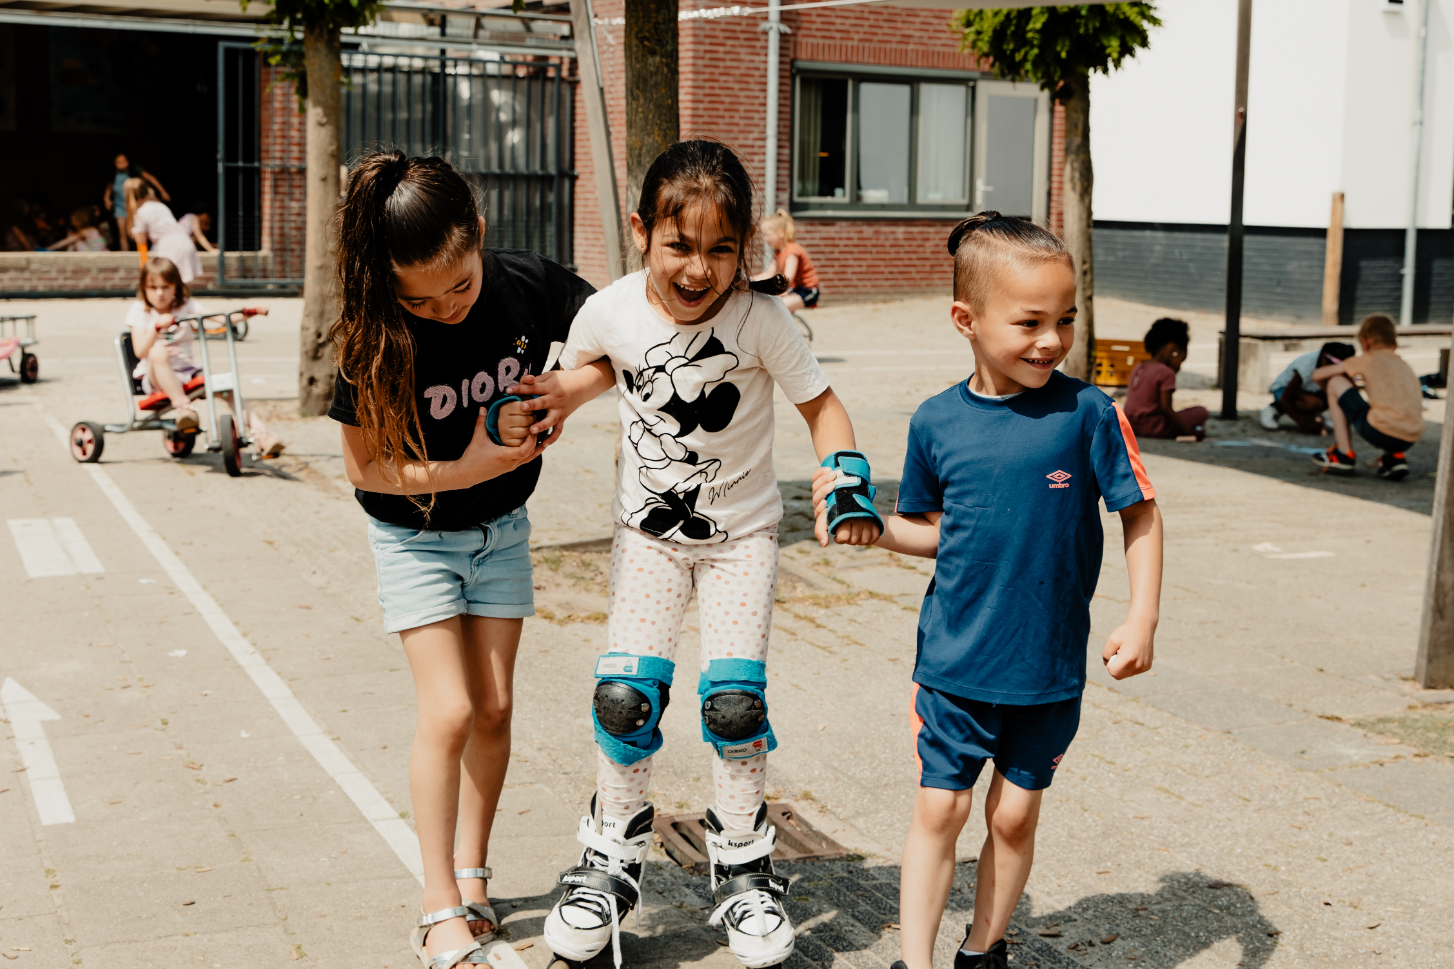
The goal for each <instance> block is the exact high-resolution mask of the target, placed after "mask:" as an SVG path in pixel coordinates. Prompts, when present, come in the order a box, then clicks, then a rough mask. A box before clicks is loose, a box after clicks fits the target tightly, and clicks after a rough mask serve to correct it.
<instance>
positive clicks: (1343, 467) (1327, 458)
mask: <svg viewBox="0 0 1454 969" xmlns="http://www.w3.org/2000/svg"><path fill="white" fill-rule="evenodd" d="M1313 463H1314V464H1316V465H1317V466H1318V467H1320V468H1322V469H1323V473H1324V474H1345V475H1346V474H1352V473H1353V472H1354V471H1356V470H1357V468H1358V462H1357V460H1356V457H1355V455H1354V453H1353V452H1352V451H1348V452H1347V453H1344V452H1343V451H1340V450H1338V446H1337V445H1336V444H1335V445H1334V446H1333V447H1330V448H1328V450H1326V451H1324V452H1323V453H1322V454H1314V455H1313ZM1405 470H1407V469H1405Z"/></svg>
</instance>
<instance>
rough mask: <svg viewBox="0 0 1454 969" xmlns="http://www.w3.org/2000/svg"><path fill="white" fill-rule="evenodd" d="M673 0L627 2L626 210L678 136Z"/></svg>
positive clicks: (675, 12) (631, 207)
mask: <svg viewBox="0 0 1454 969" xmlns="http://www.w3.org/2000/svg"><path fill="white" fill-rule="evenodd" d="M680 131H681V122H680V118H679V115H678V111H677V0H626V211H627V212H628V213H630V212H634V211H636V202H637V199H638V198H639V197H640V194H641V180H642V179H643V178H645V177H646V170H647V169H648V168H650V167H651V163H652V162H653V161H655V160H656V156H657V155H660V154H661V153H662V152H663V151H665V150H666V148H667V146H669V145H671V144H672V143H673V142H675V141H676V140H677V138H678V137H679V134H680Z"/></svg>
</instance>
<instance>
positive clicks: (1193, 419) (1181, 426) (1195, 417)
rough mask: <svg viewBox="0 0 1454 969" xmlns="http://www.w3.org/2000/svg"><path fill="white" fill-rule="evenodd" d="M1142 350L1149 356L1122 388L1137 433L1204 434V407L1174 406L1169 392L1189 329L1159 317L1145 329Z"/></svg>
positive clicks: (1173, 390) (1183, 358)
mask: <svg viewBox="0 0 1454 969" xmlns="http://www.w3.org/2000/svg"><path fill="white" fill-rule="evenodd" d="M1145 342H1146V352H1147V353H1149V354H1151V359H1150V360H1147V361H1144V362H1142V363H1138V364H1137V365H1136V369H1135V370H1132V371H1131V380H1130V382H1129V383H1130V386H1129V387H1127V388H1126V420H1127V421H1129V422H1130V424H1131V430H1133V431H1135V432H1136V434H1137V436H1138V437H1181V436H1186V437H1195V438H1196V439H1197V440H1198V441H1200V440H1201V439H1202V438H1204V437H1206V434H1207V418H1208V417H1209V416H1210V412H1209V411H1208V410H1207V409H1206V408H1205V407H1188V408H1186V409H1185V410H1177V409H1176V408H1175V407H1173V406H1172V403H1171V395H1172V394H1174V393H1176V375H1177V374H1178V373H1180V372H1181V365H1182V364H1183V363H1186V351H1187V347H1188V346H1189V345H1190V343H1191V331H1190V328H1189V327H1188V326H1187V325H1186V322H1185V321H1184V320H1173V319H1170V318H1168V317H1163V318H1162V319H1159V320H1157V321H1156V322H1155V323H1152V324H1151V329H1149V330H1147V331H1146V341H1145Z"/></svg>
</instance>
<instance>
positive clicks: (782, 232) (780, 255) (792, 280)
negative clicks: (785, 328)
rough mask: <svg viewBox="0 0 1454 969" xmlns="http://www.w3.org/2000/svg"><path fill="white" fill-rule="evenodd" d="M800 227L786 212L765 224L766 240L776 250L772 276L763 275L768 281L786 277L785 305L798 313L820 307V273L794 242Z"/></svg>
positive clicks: (774, 251) (780, 213) (767, 219)
mask: <svg viewBox="0 0 1454 969" xmlns="http://www.w3.org/2000/svg"><path fill="white" fill-rule="evenodd" d="M796 236H797V227H796V226H794V225H793V217H792V216H791V215H788V213H787V212H785V211H784V210H782V209H778V210H777V212H775V213H773V214H772V215H770V216H768V217H767V218H765V219H763V220H762V237H763V239H764V240H765V241H766V242H767V244H768V245H770V246H772V257H773V259H772V261H773V268H772V272H768V273H763V274H761V275H759V276H758V277H757V278H758V279H765V278H767V277H768V276H772V275H775V274H778V275H782V276H784V277H786V279H787V281H788V291H787V292H786V293H783V305H785V306H786V307H787V308H788V309H789V310H790V311H791V312H794V313H796V312H797V311H798V310H800V309H804V308H805V307H813V306H817V305H818V296H819V295H820V291H819V289H818V270H817V269H815V268H814V267H813V259H812V257H811V256H809V255H808V250H806V249H804V248H803V247H802V246H800V245H798V243H797V242H795V241H793V240H794V238H795V237H796Z"/></svg>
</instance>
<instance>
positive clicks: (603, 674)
mask: <svg viewBox="0 0 1454 969" xmlns="http://www.w3.org/2000/svg"><path fill="white" fill-rule="evenodd" d="M675 670H676V664H675V663H673V662H672V661H671V660H669V659H662V658H661V657H659V656H634V655H632V654H630V653H607V654H606V655H605V656H602V657H601V658H600V659H598V660H597V661H596V692H595V696H594V697H592V700H591V717H592V719H593V720H594V722H595V732H596V743H597V744H599V745H600V747H601V750H603V751H604V752H605V754H606V756H607V757H609V758H611V759H612V760H613V761H615V762H616V763H618V764H628V765H629V764H634V763H636V762H637V761H639V760H642V759H644V758H647V757H650V756H651V755H652V754H654V753H656V752H657V751H658V750H660V749H661V744H662V737H661V728H660V724H661V714H662V711H664V710H665V709H666V705H667V704H668V703H670V702H671V678H672V674H673V673H674V672H675Z"/></svg>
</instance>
